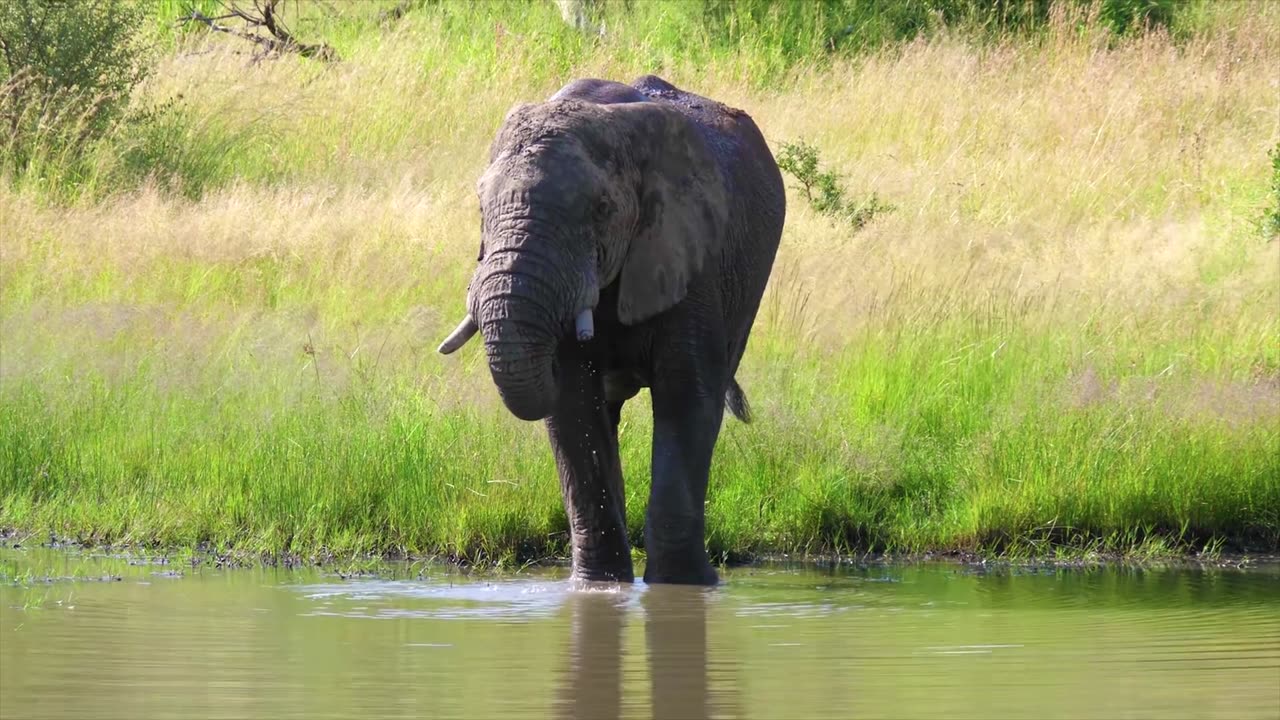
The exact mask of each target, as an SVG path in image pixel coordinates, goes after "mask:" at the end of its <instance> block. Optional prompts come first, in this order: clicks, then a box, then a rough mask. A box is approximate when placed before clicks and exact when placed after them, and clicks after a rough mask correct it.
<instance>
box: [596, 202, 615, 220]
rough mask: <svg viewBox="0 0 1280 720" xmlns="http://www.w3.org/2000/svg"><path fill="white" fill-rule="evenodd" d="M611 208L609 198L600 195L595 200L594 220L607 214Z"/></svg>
mask: <svg viewBox="0 0 1280 720" xmlns="http://www.w3.org/2000/svg"><path fill="white" fill-rule="evenodd" d="M612 209H613V205H612V204H611V203H610V202H609V198H607V197H602V198H600V199H599V200H597V201H596V206H595V209H594V210H593V213H594V214H595V218H596V220H603V219H605V218H606V217H608V216H609V211H610V210H612Z"/></svg>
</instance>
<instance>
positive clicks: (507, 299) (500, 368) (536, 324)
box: [471, 263, 565, 420]
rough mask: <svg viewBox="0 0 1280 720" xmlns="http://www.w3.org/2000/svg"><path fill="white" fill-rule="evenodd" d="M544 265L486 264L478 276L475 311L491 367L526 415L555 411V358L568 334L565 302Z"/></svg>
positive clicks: (510, 403)
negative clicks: (533, 267) (531, 268)
mask: <svg viewBox="0 0 1280 720" xmlns="http://www.w3.org/2000/svg"><path fill="white" fill-rule="evenodd" d="M539 269H540V270H542V272H539V273H537V274H535V273H533V272H529V271H528V270H529V269H527V268H520V267H512V266H511V265H506V266H505V267H503V266H500V264H498V263H493V264H482V265H481V267H480V268H479V269H478V272H477V275H476V278H475V280H474V281H473V288H475V292H474V293H473V295H472V298H471V302H472V307H471V316H472V317H473V318H475V319H476V321H477V323H478V325H479V327H480V332H481V334H482V335H483V336H484V348H485V354H486V355H487V356H488V360H489V373H490V375H492V376H493V382H494V384H495V385H497V387H498V394H499V395H500V396H501V397H502V401H503V403H504V404H505V405H506V406H507V409H508V410H510V411H511V413H512V414H513V415H515V416H516V417H518V418H520V419H521V420H541V419H543V418H545V417H547V416H549V415H551V413H552V411H553V410H554V409H555V403H556V400H557V398H558V397H559V390H558V388H557V386H556V377H555V376H556V373H555V365H554V359H555V356H556V348H557V346H558V344H559V343H560V341H561V339H562V337H561V336H562V335H564V332H563V328H562V322H563V321H562V320H561V318H562V317H563V315H564V314H565V313H564V311H563V310H562V309H561V308H560V305H562V304H564V303H563V301H562V300H561V298H560V297H559V296H560V295H561V293H559V292H555V290H554V289H553V288H552V287H550V286H551V285H553V284H554V283H548V282H547V272H546V271H545V270H543V269H541V268H539Z"/></svg>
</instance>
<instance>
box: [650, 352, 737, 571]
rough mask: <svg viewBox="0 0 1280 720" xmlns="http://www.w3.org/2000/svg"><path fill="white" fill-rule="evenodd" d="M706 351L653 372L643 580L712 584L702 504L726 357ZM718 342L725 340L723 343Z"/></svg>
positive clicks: (679, 354)
mask: <svg viewBox="0 0 1280 720" xmlns="http://www.w3.org/2000/svg"><path fill="white" fill-rule="evenodd" d="M708 340H709V342H708V344H707V347H706V349H705V351H704V350H699V349H696V348H687V349H684V350H683V351H682V352H677V353H673V355H672V357H671V358H670V359H669V361H668V363H666V367H665V368H664V369H662V371H661V372H658V373H656V374H655V380H654V383H653V387H652V396H653V485H652V488H651V489H650V494H649V509H648V513H647V515H646V523H645V552H646V554H647V556H648V565H647V566H646V567H645V572H644V579H645V582H651V583H652V582H666V583H685V584H705V585H711V584H715V583H716V581H717V576H716V572H715V570H714V569H713V568H712V567H711V563H710V562H709V561H708V559H707V551H706V546H705V544H704V542H705V541H704V536H705V530H706V522H705V508H704V503H705V501H706V497H707V477H708V475H709V474H710V471H711V455H712V453H713V451H714V450H715V446H716V438H717V437H718V436H719V433H720V423H721V420H722V418H723V416H724V390H725V387H726V383H727V378H726V377H725V375H726V369H725V363H724V362H723V359H722V357H720V356H717V355H716V354H715V351H714V348H715V347H716V346H717V342H716V341H715V339H714V338H709V339H708ZM720 347H721V348H722V347H723V346H720Z"/></svg>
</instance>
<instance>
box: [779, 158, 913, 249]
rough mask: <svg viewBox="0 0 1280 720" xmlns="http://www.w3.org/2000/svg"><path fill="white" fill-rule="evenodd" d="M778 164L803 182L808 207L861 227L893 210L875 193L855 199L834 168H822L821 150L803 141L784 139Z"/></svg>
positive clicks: (857, 228)
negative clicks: (792, 141) (819, 155)
mask: <svg viewBox="0 0 1280 720" xmlns="http://www.w3.org/2000/svg"><path fill="white" fill-rule="evenodd" d="M778 167H779V168H781V169H782V171H783V172H785V173H788V174H789V175H791V176H792V177H794V178H795V179H796V180H798V181H799V182H800V188H799V189H800V190H801V191H802V192H803V193H804V196H805V199H806V200H808V201H809V206H810V207H812V208H813V209H814V210H815V211H817V212H818V213H820V214H822V215H826V216H827V217H830V218H833V219H836V220H840V221H842V222H847V223H849V225H850V226H852V227H853V229H854V231H857V230H861V229H862V228H863V227H865V226H866V225H867V224H868V223H870V222H871V221H872V220H874V219H875V217H876V216H877V215H881V214H884V213H889V212H893V210H894V209H895V208H894V206H893V205H890V204H888V203H885V202H883V201H882V200H880V197H879V196H878V195H876V194H875V193H874V192H873V193H871V194H870V195H868V196H866V197H864V198H863V199H862V200H859V201H854V200H850V199H849V197H848V192H847V191H846V190H845V188H844V186H843V185H842V184H841V183H840V176H838V175H837V174H836V173H835V172H834V171H831V170H825V171H824V170H822V169H821V167H819V161H818V149H817V148H815V147H814V146H812V145H810V144H808V143H806V142H804V141H803V140H801V141H799V142H795V143H790V142H784V143H782V149H781V150H780V151H779V152H778Z"/></svg>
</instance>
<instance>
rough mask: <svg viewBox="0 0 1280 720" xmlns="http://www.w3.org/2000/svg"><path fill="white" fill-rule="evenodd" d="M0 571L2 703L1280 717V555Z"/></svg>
mask: <svg viewBox="0 0 1280 720" xmlns="http://www.w3.org/2000/svg"><path fill="white" fill-rule="evenodd" d="M0 573H3V574H4V575H5V576H6V582H5V583H4V584H3V585H0V716H3V717H4V718H32V717H39V718H64V717H65V718H72V717H81V718H82V717H95V718H99V717H129V718H159V717H236V718H243V717H269V718H285V717H306V718H316V717H406V718H445V717H458V718H463V717H465V718H492V717H522V718H523V717H534V718H540V717H547V718H614V717H622V718H648V717H653V718H682V719H685V718H862V717H874V718H892V717H901V718H921V717H948V718H984V719H985V718H1031V717H1035V718H1086V717H1087V718H1100V717H1106V718H1142V717H1151V718H1276V717H1280V568H1277V567H1275V566H1269V567H1261V568H1255V569H1251V570H1243V571H1241V570H1223V569H1199V568H1185V567H1182V568H1165V569H1139V568H1133V567H1102V568H1089V569H1055V568H1018V567H999V568H984V567H975V566H966V565H958V564H910V565H891V564H890V565H879V564H872V565H866V566H850V567H840V568H836V569H815V568H812V567H809V568H794V567H781V566H761V567H747V568H738V569H732V570H728V571H725V572H723V574H722V580H723V582H722V584H721V586H720V587H717V588H714V589H690V588H679V587H660V586H655V587H646V586H644V585H643V584H639V583H637V584H636V585H635V586H632V587H627V588H622V589H616V588H615V589H612V590H591V591H584V590H580V589H574V588H572V587H571V586H570V584H569V583H568V582H567V581H566V580H565V577H564V572H563V571H562V570H538V571H526V572H521V573H518V574H514V575H505V576H499V575H494V574H483V573H472V574H467V573H462V572H459V571H458V570H456V569H452V568H449V567H445V566H434V565H431V566H421V565H417V566H409V565H405V566H401V567H399V568H398V569H394V570H392V571H391V572H390V573H389V575H388V576H387V577H345V576H341V575H338V574H335V573H333V572H332V571H327V570H324V569H306V570H297V569H294V570H289V569H283V568H281V569H272V568H259V569H235V570H223V569H214V568H211V567H208V566H205V567H201V568H194V569H193V568H191V567H189V566H184V565H181V564H172V565H171V564H156V563H154V562H151V563H143V562H140V561H137V560H133V561H130V560H128V559H125V558H111V557H94V556H86V555H83V554H71V553H60V552H56V551H51V550H44V549H32V550H12V549H9V550H4V551H0ZM46 577H51V578H53V580H52V581H51V582H46V581H44V578H46ZM15 579H16V581H15Z"/></svg>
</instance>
